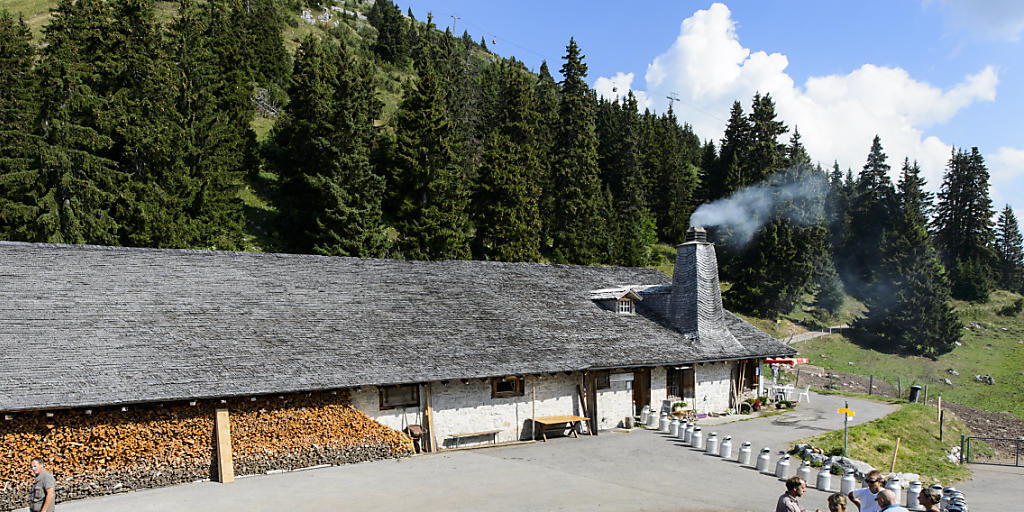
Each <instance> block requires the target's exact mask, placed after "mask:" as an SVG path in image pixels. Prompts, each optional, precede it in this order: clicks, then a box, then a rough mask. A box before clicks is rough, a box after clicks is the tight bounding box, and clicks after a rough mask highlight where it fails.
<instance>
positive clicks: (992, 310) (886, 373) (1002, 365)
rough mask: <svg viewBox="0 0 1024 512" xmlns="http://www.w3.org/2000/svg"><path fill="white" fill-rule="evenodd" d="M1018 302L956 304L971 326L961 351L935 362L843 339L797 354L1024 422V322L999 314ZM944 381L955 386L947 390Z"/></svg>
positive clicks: (820, 341)
mask: <svg viewBox="0 0 1024 512" xmlns="http://www.w3.org/2000/svg"><path fill="white" fill-rule="evenodd" d="M1019 298H1020V295H1017V294H1015V293H1011V292H1006V291H998V292H995V293H994V294H993V295H992V300H991V301H989V302H988V303H987V304H971V303H966V302H956V303H955V308H956V311H957V313H958V314H959V316H960V318H961V320H962V321H963V323H964V324H965V326H966V327H965V329H964V331H963V338H962V339H961V340H960V343H961V346H959V347H956V348H955V349H954V350H953V351H952V352H950V353H948V354H944V355H942V356H940V357H939V358H938V359H937V360H935V361H933V360H931V359H929V358H926V357H918V356H913V355H897V354H886V353H882V352H878V351H876V350H873V349H871V348H868V347H863V346H861V345H858V344H857V343H855V342H853V341H851V340H850V339H849V338H847V337H846V336H843V335H830V336H824V337H821V338H815V339H812V340H807V341H804V342H800V343H798V344H796V348H797V349H798V350H800V353H801V355H802V356H804V357H807V358H808V359H810V362H811V363H812V364H815V365H820V366H823V367H825V368H831V369H834V370H837V371H842V372H848V373H857V374H861V375H874V376H875V378H876V379H879V378H881V379H884V380H885V381H887V382H890V383H893V384H895V383H896V381H897V378H901V379H902V383H903V389H904V390H906V389H908V388H909V387H910V386H911V385H912V384H919V385H922V386H923V385H928V387H929V396H930V397H932V398H934V397H935V396H937V395H942V397H943V399H947V400H953V401H956V402H958V403H962V404H965V405H971V406H974V407H978V408H981V409H986V410H989V411H995V412H1001V411H1008V412H1010V413H1011V414H1014V415H1015V416H1017V417H1020V418H1024V319H1022V318H1021V316H1020V315H1015V316H1000V315H998V314H997V312H998V311H1000V310H1002V309H1003V308H1005V307H1007V306H1009V305H1011V304H1013V302H1014V301H1015V300H1017V299H1019ZM850 363H853V364H852V365H851V364H850ZM949 370H954V371H956V372H957V373H959V375H953V374H951V373H950V372H949ZM975 375H991V376H992V377H993V378H994V379H995V384H994V385H989V384H985V383H981V382H976V381H975V380H974V376H975ZM943 379H949V381H950V382H951V383H952V384H951V385H948V384H945V383H944V382H943Z"/></svg>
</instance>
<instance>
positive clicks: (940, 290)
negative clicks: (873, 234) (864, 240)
mask: <svg viewBox="0 0 1024 512" xmlns="http://www.w3.org/2000/svg"><path fill="white" fill-rule="evenodd" d="M899 185H900V186H899V189H900V193H899V198H898V199H899V200H898V203H897V204H896V209H895V216H894V218H891V219H889V223H890V226H891V227H890V229H888V230H887V231H886V232H885V234H884V236H883V238H882V241H881V244H880V247H879V253H880V255H881V261H880V262H879V264H878V269H877V272H876V278H875V280H874V281H873V282H872V283H871V285H870V291H871V292H870V293H868V294H867V295H866V298H865V300H864V304H865V306H866V307H867V312H866V313H865V315H864V317H863V318H861V319H858V320H857V321H856V322H855V324H854V326H855V327H856V328H858V329H862V330H863V331H865V332H866V333H867V334H868V335H869V336H870V338H871V339H872V340H873V341H874V342H875V343H876V344H877V345H878V346H879V347H880V348H883V349H885V350H888V351H893V352H905V353H911V354H916V355H923V356H927V357H931V358H933V359H934V358H935V357H937V356H938V355H940V354H943V353H945V352H948V351H950V350H952V349H953V347H954V345H955V342H956V341H957V340H958V339H959V338H960V335H961V334H960V333H961V332H962V331H961V328H962V326H961V324H960V322H959V320H958V319H957V317H956V314H955V313H954V312H953V309H952V306H951V305H950V304H949V299H950V292H949V283H948V280H947V279H946V276H945V272H944V271H943V268H942V266H941V265H940V264H939V261H938V258H937V257H936V254H935V250H934V249H933V248H932V245H931V240H930V237H929V235H928V231H927V229H926V223H925V217H924V215H923V214H922V208H921V206H922V203H923V201H922V199H921V198H923V197H925V193H924V190H923V188H922V187H923V185H924V181H923V180H922V179H920V178H919V176H917V170H916V169H915V166H910V165H906V166H905V167H904V172H903V174H902V177H901V179H900V184H899Z"/></svg>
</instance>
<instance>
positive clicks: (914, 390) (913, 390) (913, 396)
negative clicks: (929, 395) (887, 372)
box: [907, 384, 921, 404]
mask: <svg viewBox="0 0 1024 512" xmlns="http://www.w3.org/2000/svg"><path fill="white" fill-rule="evenodd" d="M920 394H921V386H918V385H917V384H914V385H913V386H910V398H908V399H907V400H908V401H910V402H912V403H915V404H916V403H917V397H918V395H920Z"/></svg>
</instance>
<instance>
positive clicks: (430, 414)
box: [426, 382, 437, 452]
mask: <svg viewBox="0 0 1024 512" xmlns="http://www.w3.org/2000/svg"><path fill="white" fill-rule="evenodd" d="M426 391H427V411H426V415H427V441H428V443H427V444H428V445H430V450H428V451H430V452H436V451H437V436H436V435H434V408H433V407H431V405H430V383H429V382H428V383H427V389H426Z"/></svg>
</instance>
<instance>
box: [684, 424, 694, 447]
mask: <svg viewBox="0 0 1024 512" xmlns="http://www.w3.org/2000/svg"><path fill="white" fill-rule="evenodd" d="M696 426H697V425H696V424H695V423H690V424H689V425H687V426H686V437H684V438H683V442H684V443H686V444H690V442H691V441H692V440H693V429H694V427H696Z"/></svg>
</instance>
